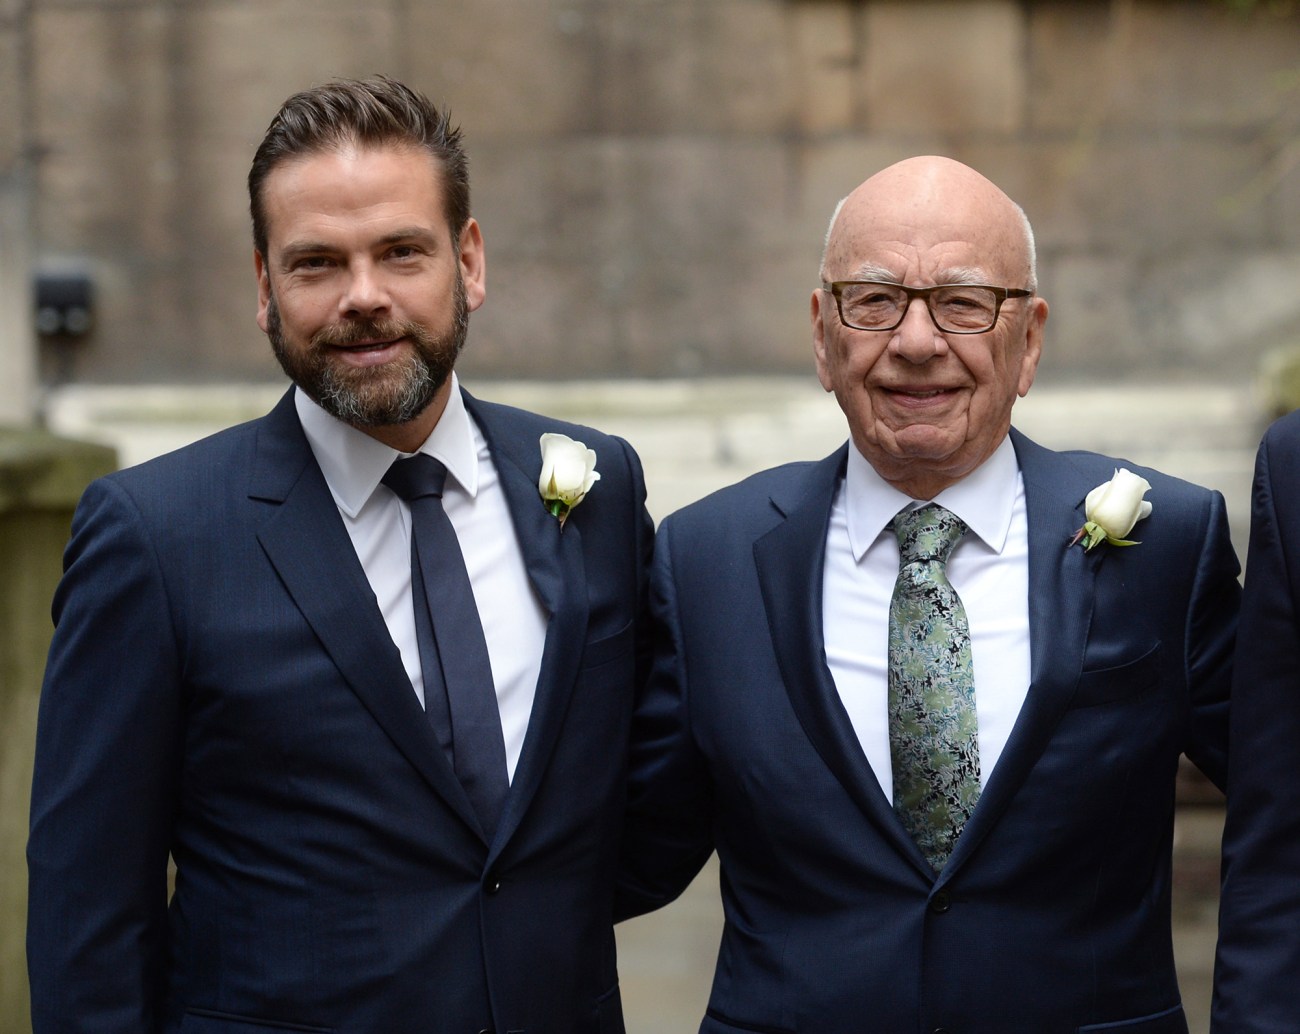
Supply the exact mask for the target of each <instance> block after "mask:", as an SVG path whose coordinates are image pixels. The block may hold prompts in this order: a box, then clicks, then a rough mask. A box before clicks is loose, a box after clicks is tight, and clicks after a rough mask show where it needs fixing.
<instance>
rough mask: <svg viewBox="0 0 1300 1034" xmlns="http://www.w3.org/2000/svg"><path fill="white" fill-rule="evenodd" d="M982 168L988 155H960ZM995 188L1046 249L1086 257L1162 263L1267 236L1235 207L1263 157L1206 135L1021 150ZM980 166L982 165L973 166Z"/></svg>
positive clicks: (1252, 146)
mask: <svg viewBox="0 0 1300 1034" xmlns="http://www.w3.org/2000/svg"><path fill="white" fill-rule="evenodd" d="M966 153H967V154H969V155H971V156H972V164H975V165H976V167H977V168H981V169H985V168H987V167H988V166H989V164H991V163H990V162H988V161H985V156H986V155H988V154H989V153H990V152H989V150H988V149H987V148H982V147H981V148H972V149H970V150H969V151H967V152H966ZM998 153H999V154H1000V155H1001V156H1002V157H1001V159H998V160H1000V161H1002V167H1003V168H1005V169H1006V174H1005V175H1004V176H1003V179H1002V180H1001V181H1000V185H1001V186H1002V187H1003V189H1005V190H1006V191H1007V192H1008V193H1009V194H1011V195H1012V196H1013V197H1015V198H1016V199H1017V200H1018V201H1019V202H1020V203H1021V204H1022V205H1023V207H1024V208H1025V210H1026V211H1027V212H1028V213H1029V215H1030V218H1031V219H1032V220H1033V222H1034V228H1035V231H1036V233H1037V235H1038V238H1039V241H1040V243H1041V244H1042V245H1043V246H1044V247H1051V248H1062V249H1067V250H1078V251H1083V252H1087V253H1092V254H1102V253H1106V252H1114V253H1118V254H1120V255H1128V254H1136V255H1148V254H1155V255H1159V254H1165V253H1170V252H1174V251H1178V250H1182V249H1187V248H1198V247H1204V246H1208V245H1214V246H1230V247H1246V248H1248V247H1250V246H1251V242H1259V241H1260V240H1261V239H1268V238H1269V237H1270V235H1271V229H1270V227H1269V214H1268V212H1267V211H1266V210H1265V209H1264V208H1262V207H1260V206H1254V207H1252V206H1243V205H1241V204H1239V203H1238V201H1237V199H1238V198H1239V197H1240V196H1241V194H1242V191H1243V190H1245V189H1246V188H1247V186H1248V185H1249V184H1250V183H1251V182H1252V181H1253V179H1254V177H1255V175H1256V172H1257V170H1258V169H1259V167H1260V165H1261V163H1263V162H1264V161H1266V158H1267V153H1268V149H1267V147H1266V145H1265V144H1264V143H1263V142H1262V141H1259V140H1249V139H1247V140H1241V139H1236V138H1232V139H1229V138H1228V137H1226V136H1224V137H1218V136H1214V135H1207V134H1196V135H1148V136H1144V137H1136V138H1135V137H1132V136H1129V135H1128V134H1123V135H1116V136H1114V137H1106V138H1093V139H1086V140H1085V139H1076V140H1073V141H1062V142H1057V141H1050V142H1043V143H1039V142H1026V143H1025V144H1023V145H1021V146H1019V147H1018V148H1017V149H1016V153H1015V155H1014V157H1017V158H1018V159H1019V161H1018V163H1017V166H1016V167H1015V168H1011V167H1010V164H1009V163H1007V162H1006V158H1008V157H1013V156H1012V155H1009V154H1007V152H1006V151H1005V150H999V152H998ZM981 161H983V162H985V164H983V165H981V164H979V162H981Z"/></svg>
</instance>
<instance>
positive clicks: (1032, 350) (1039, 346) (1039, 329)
mask: <svg viewBox="0 0 1300 1034" xmlns="http://www.w3.org/2000/svg"><path fill="white" fill-rule="evenodd" d="M1047 310H1048V305H1047V302H1046V301H1045V300H1044V299H1042V298H1039V297H1038V296H1037V295H1035V296H1034V297H1033V298H1031V299H1029V313H1028V316H1027V319H1026V323H1025V354H1024V355H1023V356H1021V357H1020V379H1019V381H1018V383H1017V385H1016V392H1017V394H1019V396H1020V397H1021V398H1024V397H1025V396H1026V395H1028V394H1029V388H1030V387H1031V386H1032V385H1033V383H1034V375H1035V374H1036V373H1037V372H1038V360H1039V359H1041V358H1042V356H1043V326H1044V325H1045V324H1046V323H1047Z"/></svg>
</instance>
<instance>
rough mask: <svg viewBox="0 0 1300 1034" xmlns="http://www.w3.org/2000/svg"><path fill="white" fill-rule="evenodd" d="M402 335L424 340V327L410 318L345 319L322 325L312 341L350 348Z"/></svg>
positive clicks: (414, 339) (322, 345)
mask: <svg viewBox="0 0 1300 1034" xmlns="http://www.w3.org/2000/svg"><path fill="white" fill-rule="evenodd" d="M401 337H405V338H411V339H412V340H413V341H416V342H420V341H423V340H424V328H423V327H421V326H420V325H419V324H417V323H412V322H410V321H409V320H395V319H360V320H345V321H344V322H342V323H332V324H330V325H329V326H326V327H321V328H320V330H318V331H316V333H314V334H313V335H312V336H311V343H312V345H313V346H317V347H325V348H349V347H351V346H353V345H359V344H361V343H362V342H363V341H395V340H397V339H398V338H401Z"/></svg>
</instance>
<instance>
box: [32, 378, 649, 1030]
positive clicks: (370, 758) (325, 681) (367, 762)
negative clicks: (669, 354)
mask: <svg viewBox="0 0 1300 1034" xmlns="http://www.w3.org/2000/svg"><path fill="white" fill-rule="evenodd" d="M466 404H467V406H468V408H469V411H470V413H471V415H472V416H473V418H474V419H475V421H476V422H477V423H478V425H479V426H480V427H481V428H482V430H483V433H484V435H485V436H486V438H487V440H488V443H489V446H490V448H491V452H492V457H493V460H494V462H495V464H496V466H497V469H498V471H499V473H500V476H501V480H502V485H503V487H504V490H505V492H506V495H507V498H508V499H509V502H510V507H511V511H512V514H513V518H514V523H515V528H516V531H517V532H518V537H519V541H520V544H521V548H522V551H523V554H524V559H525V561H526V565H527V569H528V572H529V575H530V577H531V581H532V585H533V588H534V589H535V591H536V593H537V595H538V597H539V598H540V599H541V600H542V602H543V603H544V605H545V607H546V610H547V612H548V615H549V624H548V628H547V635H546V642H545V649H544V654H543V658H542V667H541V674H540V677H539V680H538V686H537V694H536V700H535V703H534V707H533V711H532V715H531V719H530V722H529V726H528V732H527V737H526V740H525V742H524V746H523V752H522V756H521V757H520V759H519V764H518V769H517V771H516V775H515V779H514V783H513V785H512V787H511V790H510V795H509V798H508V801H507V804H506V806H505V812H504V815H503V818H502V820H501V823H500V826H499V829H498V831H497V833H496V836H495V838H494V839H493V840H492V842H491V843H488V842H485V840H484V839H483V837H482V834H481V833H480V832H479V830H478V825H477V823H476V822H475V820H474V815H473V812H472V810H471V808H470V804H469V801H468V800H467V798H466V796H465V793H464V791H463V789H462V788H461V785H460V783H459V782H458V781H457V779H456V777H455V775H454V774H453V772H452V769H451V767H450V764H449V763H448V761H447V759H446V756H445V755H444V753H443V752H442V751H441V750H440V749H439V747H438V744H437V742H436V740H435V737H434V735H433V732H432V729H431V726H430V725H429V723H428V722H427V721H426V719H425V716H424V713H423V711H422V709H421V707H420V705H419V702H418V700H417V698H416V696H415V694H414V692H413V691H412V688H411V683H410V680H409V679H408V678H407V676H406V672H405V670H404V668H403V667H402V663H401V659H400V656H399V654H398V650H397V647H396V646H395V645H394V644H393V641H392V639H391V637H390V636H389V634H388V631H387V628H386V626H385V624H384V621H383V617H382V616H381V614H380V611H379V608H378V606H377V604H376V601H375V597H374V594H373V592H372V591H371V589H370V586H369V583H368V582H367V580H366V576H365V573H364V572H363V570H362V567H361V565H360V562H359V561H358V560H357V557H356V554H355V552H354V550H353V547H352V544H351V541H350V539H349V537H348V534H347V531H346V529H345V527H344V525H343V522H342V519H341V518H340V516H339V514H338V511H337V508H336V506H335V504H334V501H333V499H332V497H331V496H330V493H329V489H328V487H327V486H326V483H325V480H324V478H323V476H322V474H321V472H320V469H319V467H318V466H317V464H316V462H315V459H314V458H313V456H312V453H311V449H310V447H309V445H308V443H307V440H306V438H305V436H304V435H303V432H302V428H301V425H300V424H299V421H298V418H297V415H296V412H295V410H294V407H293V402H292V399H291V397H290V396H289V395H286V396H285V397H284V399H283V400H282V401H281V402H280V404H279V405H278V406H277V407H276V409H275V410H274V411H273V412H271V413H270V414H269V415H268V416H266V417H264V418H262V419H260V420H256V421H253V422H252V423H249V424H245V425H243V426H240V427H236V428H232V429H231V430H228V431H225V432H222V433H221V434H218V435H215V436H214V437H212V438H209V439H207V440H205V441H203V442H200V443H198V444H196V445H193V446H191V447H189V448H186V449H184V450H181V451H180V452H177V453H174V454H172V455H169V456H165V457H162V458H160V459H158V460H155V461H152V462H150V463H147V464H144V465H141V466H139V467H136V468H133V469H130V470H125V471H121V472H118V473H116V474H114V475H111V476H109V477H107V478H105V479H102V480H100V481H98V482H96V483H95V484H93V485H92V486H91V487H90V488H89V489H88V490H87V492H86V494H85V496H84V498H83V500H82V502H81V505H80V506H79V508H78V512H77V515H76V517H75V519H74V523H73V535H72V540H71V542H70V544H69V546H68V550H67V553H66V556H65V575H64V578H63V581H62V583H61V584H60V587H59V589H58V593H57V596H56V598H55V603H54V616H55V622H56V630H55V635H54V640H53V645H52V648H51V651H50V659H49V665H48V668H47V673H46V680H45V685H44V689H43V692H42V697H41V704H40V714H39V722H38V732H37V756H36V776H35V781H34V786H33V790H32V822H31V836H30V841H29V845H28V862H29V869H30V877H31V884H30V915H29V930H28V956H29V970H30V976H31V988H32V1015H33V1025H34V1028H35V1031H36V1034H54V1032H59V1034H63V1032H73V1031H76V1032H103V1034H107V1032H110V1031H112V1032H122V1034H128V1032H129V1034H148V1032H174V1031H184V1032H186V1034H252V1032H264V1031H265V1032H270V1031H273V1030H274V1031H281V1030H294V1031H337V1032H340V1034H342V1032H348V1034H381V1032H382V1034H401V1032H407V1031H409V1032H421V1034H428V1032H439V1034H441V1032H447V1034H477V1032H479V1031H481V1030H495V1031H497V1032H498V1034H507V1032H510V1034H513V1032H526V1034H543V1032H552V1034H575V1032H586V1034H597V1032H599V1034H605V1032H609V1031H614V1032H621V1031H622V1030H623V1023H622V1017H621V1010H620V1005H619V996H618V984H617V977H616V973H615V958H614V939H613V930H612V920H611V909H612V897H613V883H614V865H615V860H616V856H617V840H618V832H619V826H620V824H621V819H622V813H623V807H624V800H625V790H626V782H625V776H626V765H627V748H626V739H627V731H628V724H629V721H630V716H631V711H632V704H633V697H634V691H635V687H636V684H637V678H638V675H637V672H638V669H639V668H640V669H644V660H645V654H646V650H645V649H644V644H645V641H646V640H645V635H644V622H643V620H642V617H643V611H644V595H645V594H644V584H645V580H646V577H647V571H646V566H647V564H648V562H649V550H650V546H651V535H652V529H651V526H650V522H649V518H648V516H647V515H646V512H645V509H644V505H643V504H644V495H645V493H644V485H643V481H642V475H641V469H640V465H639V462H638V460H637V458H636V456H635V454H634V453H633V452H632V450H631V449H630V448H629V447H628V446H627V445H626V443H624V442H622V441H620V440H618V439H614V438H610V437H607V436H605V435H601V434H599V433H598V432H595V431H593V430H591V429H589V428H577V427H574V426H573V425H570V424H565V423H562V422H560V421H555V420H549V419H545V418H543V417H539V416H536V415H533V414H529V413H524V412H521V411H519V410H515V409H509V408H506V407H502V406H495V405H489V404H486V403H481V402H477V401H475V400H473V399H471V398H469V397H466ZM544 431H559V432H565V433H568V434H570V435H572V436H574V437H576V438H580V439H581V440H583V441H585V442H586V443H587V444H588V445H589V446H590V447H592V448H594V449H595V450H596V453H597V456H598V458H599V459H598V462H599V467H598V469H599V470H600V472H601V480H600V481H599V483H598V484H597V485H596V486H595V487H594V488H593V489H592V491H591V493H590V495H589V496H588V497H587V499H586V500H585V501H584V502H583V503H582V505H581V506H579V507H577V508H576V509H575V510H574V511H573V513H572V514H571V516H570V519H569V521H568V523H567V524H566V525H565V527H564V529H563V533H562V534H561V529H560V526H559V524H558V522H557V521H556V520H555V519H554V518H553V517H551V516H550V515H549V514H548V513H547V512H546V510H545V508H544V506H543V504H542V502H541V500H540V498H539V496H538V492H537V476H538V473H539V471H540V466H541V458H540V452H539V449H538V438H539V436H540V435H541V434H542V433H543V432H544ZM169 853H170V855H171V856H172V857H173V858H174V860H175V866H176V877H175V893H174V896H172V897H171V899H170V903H169V901H168V889H167V861H168V855H169Z"/></svg>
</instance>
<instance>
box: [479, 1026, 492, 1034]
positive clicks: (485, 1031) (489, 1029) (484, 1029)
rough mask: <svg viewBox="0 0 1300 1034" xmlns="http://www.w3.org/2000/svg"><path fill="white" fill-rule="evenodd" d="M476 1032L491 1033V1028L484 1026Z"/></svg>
mask: <svg viewBox="0 0 1300 1034" xmlns="http://www.w3.org/2000/svg"><path fill="white" fill-rule="evenodd" d="M478 1034H492V1028H491V1027H484V1028H483V1029H482V1030H481V1031H479V1032H478Z"/></svg>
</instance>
